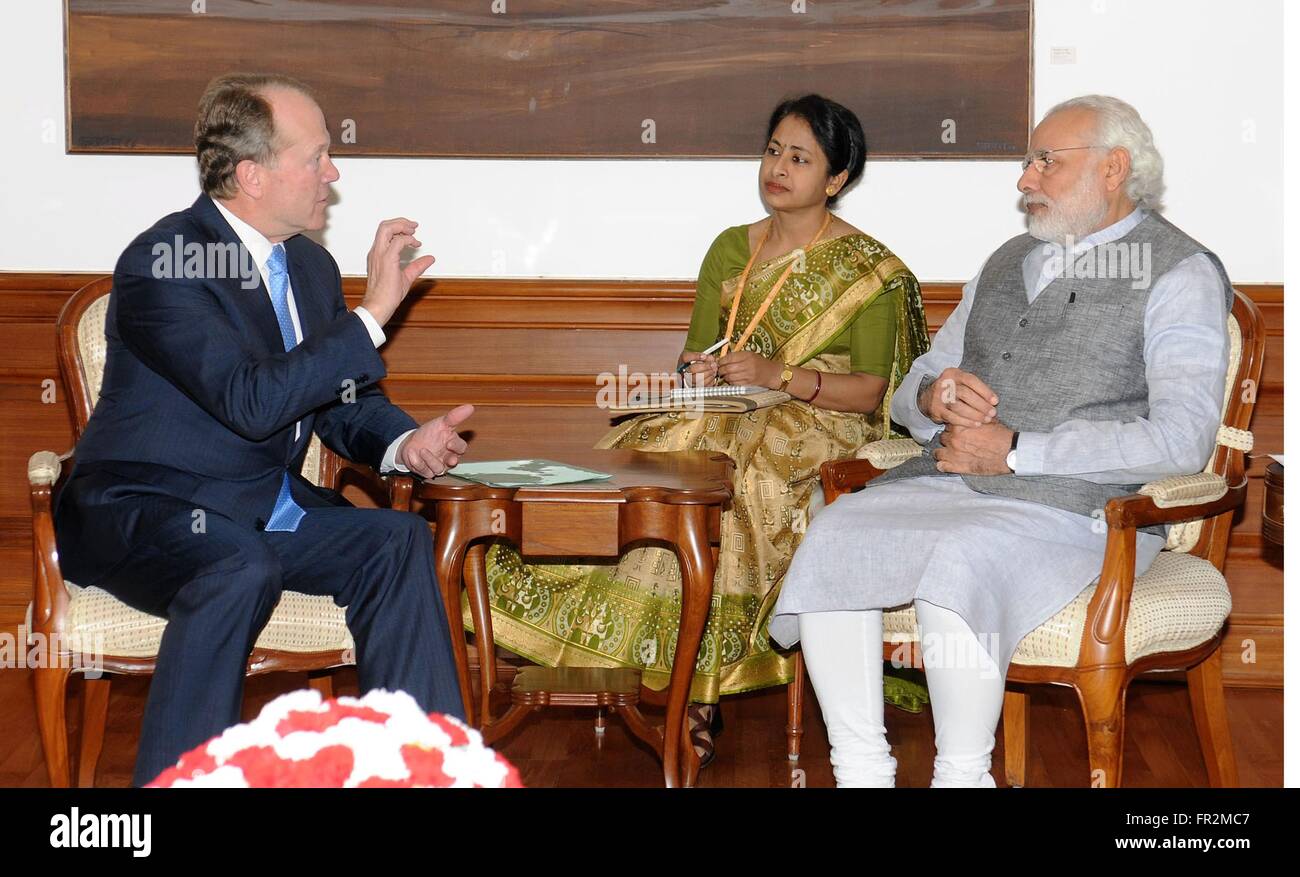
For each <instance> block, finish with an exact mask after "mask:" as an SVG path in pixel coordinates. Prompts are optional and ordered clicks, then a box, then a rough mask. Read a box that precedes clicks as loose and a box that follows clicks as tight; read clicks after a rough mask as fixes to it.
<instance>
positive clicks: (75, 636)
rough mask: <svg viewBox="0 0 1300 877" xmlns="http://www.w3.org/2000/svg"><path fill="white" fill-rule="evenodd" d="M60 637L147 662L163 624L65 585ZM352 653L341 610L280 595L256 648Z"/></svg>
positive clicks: (328, 600) (306, 597)
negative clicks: (66, 600)
mask: <svg viewBox="0 0 1300 877" xmlns="http://www.w3.org/2000/svg"><path fill="white" fill-rule="evenodd" d="M67 585H68V595H69V598H70V599H69V604H68V614H67V622H66V626H65V628H64V636H65V637H66V638H67V640H68V642H69V643H71V644H78V647H79V648H81V649H82V650H83V651H90V650H93V651H95V652H97V653H99V654H100V655H103V656H112V657H118V658H151V657H153V656H155V655H157V654H158V647H159V646H160V645H161V643H162V635H163V629H164V628H165V627H166V626H167V620H166V619H165V618H159V617H157V616H154V615H150V614H148V613H147V612H141V611H139V610H138V609H132V608H131V607H130V606H128V605H126V604H125V603H123V602H122V601H121V600H119V599H117V598H116V597H114V596H113V595H112V594H109V593H108V592H107V591H104V590H101V589H99V588H82V587H79V586H77V585H74V584H73V583H72V582H67ZM352 647H353V642H352V634H351V633H350V632H349V631H348V627H347V622H346V619H345V616H344V610H343V608H341V607H339V606H337V605H336V604H335V603H334V600H333V598H332V597H324V596H315V595H311V594H300V593H298V592H296V591H285V592H283V593H282V594H281V595H280V602H279V604H277V605H276V607H275V610H274V611H273V612H272V613H271V620H270V621H268V622H267V624H266V627H265V628H263V629H262V632H261V634H259V635H258V637H257V644H256V646H255V648H258V649H266V650H270V651H278V652H297V653H302V654H310V653H313V652H332V651H347V650H349V649H351V648H352Z"/></svg>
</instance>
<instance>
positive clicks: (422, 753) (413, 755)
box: [402, 717, 452, 789]
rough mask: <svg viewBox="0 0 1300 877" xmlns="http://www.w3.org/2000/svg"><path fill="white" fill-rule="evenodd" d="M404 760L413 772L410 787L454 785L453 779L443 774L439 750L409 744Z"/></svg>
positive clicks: (403, 754) (404, 748)
mask: <svg viewBox="0 0 1300 877" xmlns="http://www.w3.org/2000/svg"><path fill="white" fill-rule="evenodd" d="M431 718H433V717H431ZM435 720H436V718H435ZM402 760H403V761H405V762H406V767H407V769H409V770H410V771H411V779H410V785H412V786H433V787H434V788H440V789H441V788H446V787H447V786H450V785H451V783H452V778H451V777H449V776H447V774H445V773H443V772H442V762H443V756H442V752H441V751H439V750H437V749H425V748H424V747H423V746H417V745H415V744H412V743H408V744H407V745H405V746H403V747H402Z"/></svg>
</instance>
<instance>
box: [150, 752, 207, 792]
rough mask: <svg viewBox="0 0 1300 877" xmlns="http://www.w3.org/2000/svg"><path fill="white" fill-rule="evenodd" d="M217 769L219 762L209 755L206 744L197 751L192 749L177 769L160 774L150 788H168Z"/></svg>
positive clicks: (182, 758) (173, 768)
mask: <svg viewBox="0 0 1300 877" xmlns="http://www.w3.org/2000/svg"><path fill="white" fill-rule="evenodd" d="M216 769H217V760H216V759H215V758H213V757H212V756H211V755H209V754H208V744H207V743H204V744H203V745H202V746H200V747H198V748H197V749H191V750H190V751H189V752H186V753H185V754H184V755H182V756H181V760H180V762H179V763H178V764H177V765H176V766H175V767H169V768H167V769H166V770H165V771H163V772H162V773H160V774H159V775H158V776H157V778H156V779H154V781H153V782H151V783H149V786H148V788H151V789H160V788H167V787H169V786H171V785H172V784H174V783H175V782H176V781H177V780H191V779H194V777H195V776H196V775H199V774H207V773H212V772H213V771H214V770H216Z"/></svg>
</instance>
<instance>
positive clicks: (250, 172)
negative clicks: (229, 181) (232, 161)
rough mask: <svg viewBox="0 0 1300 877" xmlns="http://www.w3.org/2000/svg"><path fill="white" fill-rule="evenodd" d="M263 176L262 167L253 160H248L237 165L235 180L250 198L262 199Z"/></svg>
mask: <svg viewBox="0 0 1300 877" xmlns="http://www.w3.org/2000/svg"><path fill="white" fill-rule="evenodd" d="M262 174H263V168H262V166H261V165H260V164H258V163H257V162H255V161H253V160H252V159H251V158H246V159H244V160H243V161H241V162H240V163H239V164H237V165H235V180H236V181H237V182H238V183H239V188H241V189H243V190H244V193H245V194H246V195H248V196H249V197H250V198H261V197H262V186H263V182H264V181H263V179H262Z"/></svg>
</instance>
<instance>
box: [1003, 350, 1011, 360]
mask: <svg viewBox="0 0 1300 877" xmlns="http://www.w3.org/2000/svg"><path fill="white" fill-rule="evenodd" d="M1002 358H1003V359H1010V358H1011V351H1010V350H1004V351H1002Z"/></svg>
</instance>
